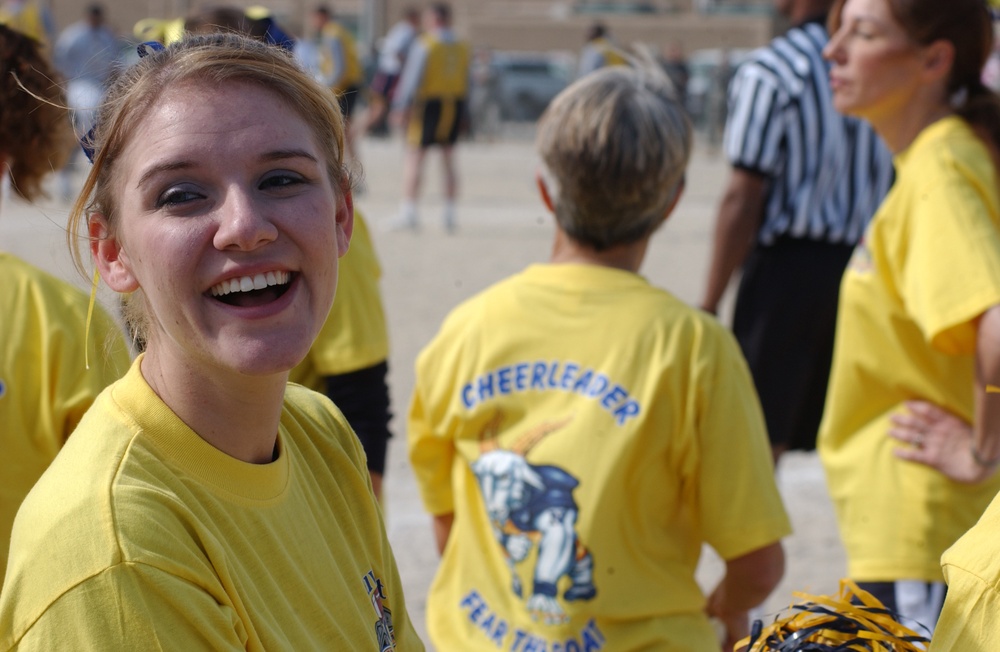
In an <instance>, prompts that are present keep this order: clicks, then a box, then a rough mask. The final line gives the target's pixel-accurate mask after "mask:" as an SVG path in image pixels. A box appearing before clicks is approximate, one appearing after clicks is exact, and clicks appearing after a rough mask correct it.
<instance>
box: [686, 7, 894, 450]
mask: <svg viewBox="0 0 1000 652" xmlns="http://www.w3.org/2000/svg"><path fill="white" fill-rule="evenodd" d="M832 4H833V2H832V0H775V5H776V9H777V10H778V11H779V12H781V13H783V14H785V15H786V16H787V17H788V18H789V19H790V20H791V22H792V24H793V25H795V27H792V28H791V29H790V30H789V31H788V32H787V33H785V34H784V35H783V36H779V37H778V38H776V39H774V40H773V41H772V42H771V43H770V44H769V45H767V46H765V47H763V48H760V49H759V50H756V51H755V52H753V53H752V54H751V55H750V57H749V58H748V59H747V61H746V62H744V63H743V64H742V65H741V66H740V68H739V69H738V71H737V73H736V76H735V77H734V79H733V81H732V83H731V85H730V87H729V119H728V122H727V124H726V134H725V137H724V142H723V147H724V149H725V153H726V156H727V158H728V159H729V162H730V165H731V166H732V170H731V173H730V178H729V183H728V186H727V188H726V191H725V194H724V195H723V199H722V202H721V205H720V206H719V210H718V216H717V220H716V225H715V236H714V243H713V251H712V262H711V266H710V267H709V272H708V281H707V284H706V288H705V295H704V298H703V301H702V304H701V305H702V308H703V309H705V310H707V311H709V312H711V313H715V312H716V311H717V308H718V304H719V300H720V299H721V297H722V295H723V293H724V292H725V289H726V286H727V285H728V283H729V279H730V277H731V276H732V275H733V273H734V272H735V271H736V270H737V268H740V267H741V266H742V268H743V275H742V279H741V281H740V285H739V290H738V292H737V296H736V307H735V312H734V315H733V332H734V334H735V335H736V338H737V340H739V343H740V346H741V347H742V349H743V353H744V355H745V356H746V358H747V362H748V363H749V365H750V371H751V373H752V374H753V378H754V383H755V384H756V386H757V392H758V394H759V395H760V400H761V405H762V407H763V409H764V417H765V419H766V421H767V427H768V432H769V434H770V437H771V446H772V451H773V454H774V459H775V462H777V460H778V458H779V457H780V455H781V454H782V453H783V452H784V451H786V450H796V449H799V450H812V449H813V448H815V444H816V432H817V430H818V429H819V422H820V418H821V417H822V413H823V402H824V399H825V395H826V384H827V378H828V376H829V374H830V361H831V358H832V355H833V334H834V328H835V325H836V314H837V297H838V290H839V287H840V277H841V275H842V274H843V272H844V268H845V267H846V265H847V262H848V259H849V258H850V256H851V252H852V250H853V247H854V245H855V244H857V242H858V240H859V239H860V238H861V237H862V234H863V232H864V229H865V227H866V225H867V223H868V221H869V220H870V219H871V216H872V215H873V214H874V212H875V209H876V208H877V207H878V205H879V203H880V202H881V200H882V197H883V196H884V195H885V193H886V192H887V191H888V189H889V186H890V185H891V183H892V178H893V168H892V159H891V156H890V154H889V152H888V150H887V149H886V148H885V147H884V146H883V145H882V143H881V141H880V140H879V139H878V137H877V136H876V135H875V134H874V132H872V131H871V129H870V128H869V127H868V126H867V124H865V123H862V122H860V121H857V120H854V119H852V118H846V117H843V116H841V115H840V114H838V113H837V112H836V111H835V110H834V108H833V103H832V99H831V94H830V88H829V77H828V66H827V64H826V62H825V61H824V60H823V57H822V49H823V46H824V45H826V42H827V40H828V36H827V33H826V28H825V17H826V12H828V11H829V9H830V6H831V5H832Z"/></svg>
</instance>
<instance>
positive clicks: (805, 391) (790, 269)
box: [733, 238, 853, 450]
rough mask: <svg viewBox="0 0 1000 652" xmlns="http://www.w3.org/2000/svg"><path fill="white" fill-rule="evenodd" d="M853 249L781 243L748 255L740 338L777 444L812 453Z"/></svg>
mask: <svg viewBox="0 0 1000 652" xmlns="http://www.w3.org/2000/svg"><path fill="white" fill-rule="evenodd" d="M852 250H853V248H852V247H850V246H848V245H843V244H830V243H827V242H816V241H812V240H799V239H793V238H781V239H779V240H778V241H777V242H775V243H774V244H773V245H770V246H763V245H758V246H757V247H756V248H755V249H754V250H753V251H752V252H751V253H750V255H749V256H748V257H747V260H746V263H745V264H744V266H743V278H742V281H741V282H740V287H739V291H738V293H737V295H736V308H735V312H734V315H733V334H734V335H735V336H736V339H737V340H738V341H739V343H740V348H742V349H743V355H744V356H745V357H746V359H747V363H748V364H749V366H750V373H751V374H752V375H753V380H754V385H755V386H756V387H757V393H758V395H759V396H760V402H761V407H762V408H763V409H764V419H765V421H766V422H767V431H768V434H769V436H770V438H771V443H772V444H777V445H784V446H787V447H788V449H789V450H812V449H814V448H815V447H816V433H817V431H818V430H819V423H820V419H821V418H822V416H823V403H824V401H825V398H826V386H827V380H828V379H829V376H830V364H831V362H832V359H833V336H834V331H835V330H836V324H837V300H838V297H839V294H840V278H841V276H843V274H844V269H845V268H846V267H847V262H848V260H850V257H851V252H852Z"/></svg>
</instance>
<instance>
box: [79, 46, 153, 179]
mask: <svg viewBox="0 0 1000 652" xmlns="http://www.w3.org/2000/svg"><path fill="white" fill-rule="evenodd" d="M165 49H166V48H165V47H164V46H163V44H162V43H160V42H159V41H146V42H144V43H140V44H139V45H137V46H135V51H136V52H137V53H138V54H139V58H140V59H145V58H146V57H148V56H149V55H151V54H153V53H155V52H162V51H163V50H165ZM96 130H97V125H96V124H94V125H93V126H91V128H90V129H89V130H88V131H87V133H85V134H84V135H83V137H82V138H80V148H81V149H83V153H84V154H85V155H86V156H87V160H88V161H90V164H91V165H93V164H94V154H95V151H94V134H95V132H96Z"/></svg>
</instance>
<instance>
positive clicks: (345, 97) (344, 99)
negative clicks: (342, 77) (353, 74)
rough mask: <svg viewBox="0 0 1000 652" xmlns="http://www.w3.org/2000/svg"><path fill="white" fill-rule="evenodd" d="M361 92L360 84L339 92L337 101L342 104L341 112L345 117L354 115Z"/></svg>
mask: <svg viewBox="0 0 1000 652" xmlns="http://www.w3.org/2000/svg"><path fill="white" fill-rule="evenodd" d="M360 94H361V87H360V86H350V87H349V88H347V89H346V90H345V91H344V92H342V93H337V102H338V103H339V104H340V112H341V113H343V114H344V116H345V117H347V118H350V117H351V116H352V115H354V106H355V105H356V104H357V103H358V95H360Z"/></svg>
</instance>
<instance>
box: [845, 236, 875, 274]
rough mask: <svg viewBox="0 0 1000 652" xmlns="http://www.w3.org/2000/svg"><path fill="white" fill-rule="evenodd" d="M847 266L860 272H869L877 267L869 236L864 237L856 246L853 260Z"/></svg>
mask: <svg viewBox="0 0 1000 652" xmlns="http://www.w3.org/2000/svg"><path fill="white" fill-rule="evenodd" d="M847 267H848V269H850V270H852V271H855V272H858V273H859V274H867V273H869V272H871V271H872V270H873V269H875V263H874V262H873V261H872V252H871V250H869V249H868V243H867V238H865V237H862V238H861V241H860V242H858V244H857V246H855V247H854V253H852V254H851V261H850V262H849V263H848V264H847Z"/></svg>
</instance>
